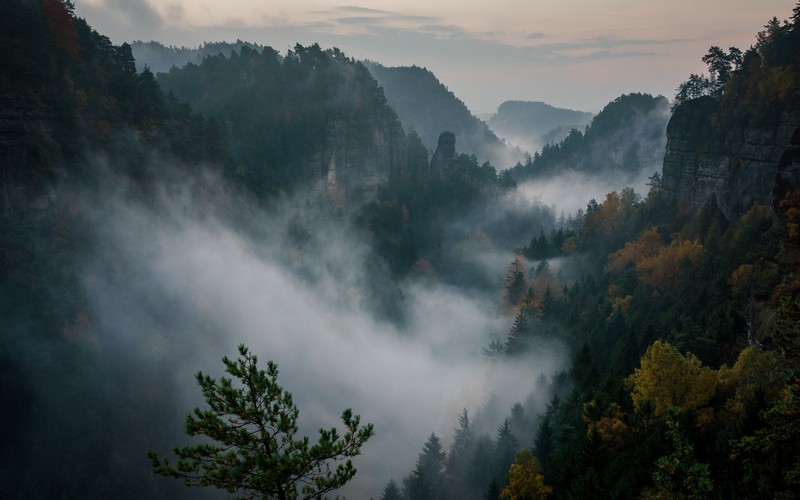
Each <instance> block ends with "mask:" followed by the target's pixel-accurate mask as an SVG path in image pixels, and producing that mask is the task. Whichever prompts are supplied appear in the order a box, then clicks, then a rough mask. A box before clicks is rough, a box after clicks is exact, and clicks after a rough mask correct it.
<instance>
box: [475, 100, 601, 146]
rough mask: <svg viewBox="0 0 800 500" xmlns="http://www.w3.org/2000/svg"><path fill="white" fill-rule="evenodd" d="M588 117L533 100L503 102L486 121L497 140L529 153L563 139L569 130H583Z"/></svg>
mask: <svg viewBox="0 0 800 500" xmlns="http://www.w3.org/2000/svg"><path fill="white" fill-rule="evenodd" d="M591 121H592V114H591V113H586V112H583V111H575V110H572V109H564V108H556V107H554V106H550V105H549V104H546V103H543V102H537V101H505V102H504V103H502V104H500V107H498V108H497V112H496V113H494V114H493V115H492V116H491V117H490V118H489V119H488V121H487V123H488V124H489V127H491V129H492V130H493V131H495V132H496V133H497V134H499V135H500V137H503V138H505V139H506V140H508V141H509V142H510V143H511V144H515V145H517V146H519V147H521V148H523V149H525V150H527V151H528V152H530V153H534V152H535V151H538V150H540V149H541V147H542V146H543V145H545V144H548V143H557V142H559V141H561V140H562V139H564V138H565V137H566V136H567V135H568V134H569V132H570V130H572V129H573V128H574V129H578V130H583V129H584V128H585V127H586V125H588V124H589V123H590V122H591Z"/></svg>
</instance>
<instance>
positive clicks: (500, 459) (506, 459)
mask: <svg viewBox="0 0 800 500" xmlns="http://www.w3.org/2000/svg"><path fill="white" fill-rule="evenodd" d="M494 450H495V455H494V463H495V467H494V468H495V477H496V478H497V479H498V480H499V481H500V484H501V485H504V484H505V483H506V480H507V478H508V469H509V467H511V464H512V463H514V457H515V456H516V454H517V451H518V450H519V443H518V441H517V438H516V437H515V436H514V434H512V432H511V423H510V422H509V421H508V419H507V418H506V419H505V420H504V421H503V423H502V424H501V425H500V428H498V429H497V440H496V441H495V445H494Z"/></svg>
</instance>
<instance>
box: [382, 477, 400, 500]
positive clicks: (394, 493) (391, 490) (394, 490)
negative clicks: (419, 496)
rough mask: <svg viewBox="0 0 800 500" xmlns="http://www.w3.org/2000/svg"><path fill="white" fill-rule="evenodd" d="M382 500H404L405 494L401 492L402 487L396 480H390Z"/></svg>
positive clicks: (384, 489) (385, 487)
mask: <svg viewBox="0 0 800 500" xmlns="http://www.w3.org/2000/svg"><path fill="white" fill-rule="evenodd" d="M381 500H403V494H402V493H401V492H400V487H399V486H398V485H397V482H396V481H395V480H394V479H390V480H389V482H388V483H386V486H384V488H383V494H382V495H381Z"/></svg>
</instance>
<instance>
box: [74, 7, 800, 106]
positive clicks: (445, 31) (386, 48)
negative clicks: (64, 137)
mask: <svg viewBox="0 0 800 500" xmlns="http://www.w3.org/2000/svg"><path fill="white" fill-rule="evenodd" d="M348 1H350V2H351V3H346V2H348ZM75 4H76V12H77V13H78V15H80V16H82V17H85V18H86V19H87V21H89V23H90V24H91V25H92V26H93V27H94V28H95V29H97V30H98V31H100V32H102V33H104V34H106V35H108V36H109V37H110V38H111V39H112V40H113V41H114V42H115V43H122V42H124V41H132V40H137V39H141V40H145V41H147V40H151V39H153V40H158V41H161V42H162V43H165V44H168V45H170V44H171V45H178V46H180V45H185V46H196V45H198V44H200V43H202V42H204V41H219V40H229V41H233V40H236V39H237V38H239V39H242V40H247V41H252V42H257V43H261V44H266V45H270V46H272V47H274V48H276V49H278V50H280V51H286V50H287V49H289V48H290V47H292V46H293V45H294V44H295V43H297V42H299V43H302V44H310V43H313V42H318V43H319V44H320V45H322V46H323V47H330V46H336V47H339V48H340V49H342V50H343V51H345V53H347V54H348V55H350V56H352V57H355V58H357V59H363V58H368V59H372V60H375V61H378V62H380V63H382V64H384V65H388V66H398V65H411V64H416V65H418V66H424V67H427V68H428V69H430V70H431V71H433V72H434V73H435V74H436V75H437V76H438V77H439V79H440V80H441V81H442V82H443V83H444V84H445V85H447V86H448V87H449V88H450V90H452V91H453V92H454V93H455V94H456V95H457V96H458V97H460V98H461V99H462V100H463V101H464V102H465V103H466V104H467V105H468V106H469V107H470V108H471V109H472V110H473V111H474V112H476V113H486V112H492V111H494V110H495V109H496V108H497V106H498V105H499V104H500V103H501V102H503V101H505V100H508V99H523V100H541V101H545V102H548V103H551V104H554V105H558V106H564V107H571V108H574V109H581V110H588V111H597V110H599V109H600V108H602V107H603V106H604V105H605V104H606V103H607V102H609V101H610V100H612V99H614V98H615V97H617V96H619V95H620V94H623V93H627V92H634V91H636V92H649V93H652V94H663V95H666V96H667V97H670V98H671V97H672V96H673V94H674V89H675V88H676V87H677V85H678V84H679V83H680V82H681V81H683V80H685V79H686V78H687V77H688V75H689V74H690V73H693V72H694V73H699V72H702V71H703V70H704V69H705V67H704V65H703V64H702V63H701V62H700V58H701V57H702V55H703V54H705V52H706V51H707V50H708V47H709V46H711V45H720V46H722V47H729V46H732V45H735V46H738V47H740V48H747V47H749V46H750V45H751V44H752V42H753V40H754V36H755V33H756V32H757V31H759V30H760V29H761V28H762V27H763V25H764V24H765V23H766V22H767V20H769V19H770V18H772V17H773V16H776V17H778V18H779V19H784V18H787V17H789V16H790V14H791V11H792V7H793V6H794V5H795V3H794V2H792V1H791V0H759V1H757V2H756V1H753V0H673V1H670V2H664V1H663V0H662V1H655V0H572V1H568V2H565V1H563V0H535V1H533V0H494V1H481V2H474V1H470V0H458V1H456V0H438V1H435V2H434V1H430V0H403V1H400V0H373V1H370V2H358V0H344V1H343V2H342V1H336V0H313V1H297V0H294V1H292V0H270V1H264V0H225V1H223V2H220V1H219V0H76V1H75Z"/></svg>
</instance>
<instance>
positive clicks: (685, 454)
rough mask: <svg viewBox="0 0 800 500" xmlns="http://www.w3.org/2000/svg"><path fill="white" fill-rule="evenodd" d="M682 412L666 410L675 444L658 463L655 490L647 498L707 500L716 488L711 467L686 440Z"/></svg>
mask: <svg viewBox="0 0 800 500" xmlns="http://www.w3.org/2000/svg"><path fill="white" fill-rule="evenodd" d="M679 418H680V411H679V410H678V408H676V407H674V406H671V407H670V408H669V409H668V410H667V415H666V424H667V439H669V440H670V441H671V442H672V448H673V449H672V453H670V454H669V455H666V456H663V457H661V458H659V459H658V461H656V470H655V471H654V472H653V482H655V484H656V490H655V491H652V490H648V491H646V492H645V498H687V499H700V498H707V497H708V496H709V494H710V493H711V490H712V489H713V487H714V483H713V481H712V480H711V474H710V471H709V467H708V464H704V463H702V462H699V461H697V460H696V459H695V457H694V446H693V445H692V443H691V442H689V439H687V438H686V436H684V434H683V432H682V431H681V429H680V424H679V422H678V420H679Z"/></svg>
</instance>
